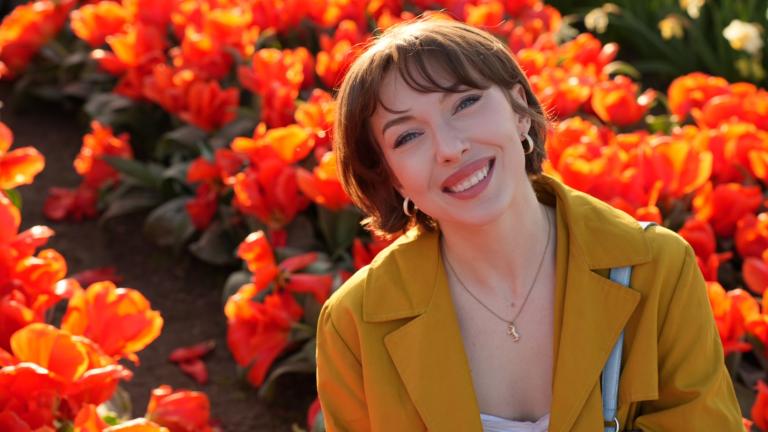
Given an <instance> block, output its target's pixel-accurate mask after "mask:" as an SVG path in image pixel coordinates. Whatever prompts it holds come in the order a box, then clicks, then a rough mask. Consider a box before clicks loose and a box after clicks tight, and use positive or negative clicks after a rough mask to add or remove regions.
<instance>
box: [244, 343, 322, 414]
mask: <svg viewBox="0 0 768 432" xmlns="http://www.w3.org/2000/svg"><path fill="white" fill-rule="evenodd" d="M315 348H316V343H315V339H312V340H310V341H309V342H307V343H306V344H304V346H303V347H302V348H301V350H299V351H298V352H296V353H295V354H293V355H291V356H290V357H288V358H286V359H285V360H283V361H281V362H280V364H279V365H278V366H277V367H275V368H274V369H273V370H272V371H271V372H270V373H269V375H268V376H267V378H266V379H265V380H264V383H263V384H262V386H261V387H260V388H259V393H258V394H259V397H260V398H262V399H267V400H268V399H271V398H272V396H273V395H274V384H275V380H276V379H277V378H278V377H280V376H281V375H284V374H287V373H314V372H315V367H316V364H315Z"/></svg>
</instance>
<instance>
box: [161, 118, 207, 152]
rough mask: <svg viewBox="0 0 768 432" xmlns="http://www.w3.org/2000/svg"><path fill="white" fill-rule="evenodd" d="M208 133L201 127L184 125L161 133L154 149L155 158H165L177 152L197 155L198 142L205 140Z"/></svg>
mask: <svg viewBox="0 0 768 432" xmlns="http://www.w3.org/2000/svg"><path fill="white" fill-rule="evenodd" d="M206 138H208V134H207V133H206V132H205V131H203V130H202V129H200V128H198V127H196V126H192V125H185V126H182V127H179V128H176V129H174V130H172V131H170V132H167V133H165V134H163V136H162V137H160V140H159V142H158V144H157V148H156V149H155V157H156V158H157V159H165V158H168V157H171V156H173V155H174V154H176V153H177V152H182V153H184V154H189V155H197V154H198V153H199V151H198V143H199V142H202V141H205V140H206Z"/></svg>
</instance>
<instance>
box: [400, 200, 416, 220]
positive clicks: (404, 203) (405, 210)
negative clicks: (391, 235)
mask: <svg viewBox="0 0 768 432" xmlns="http://www.w3.org/2000/svg"><path fill="white" fill-rule="evenodd" d="M410 202H411V199H410V198H408V197H405V198H404V199H403V213H405V215H406V216H408V217H413V213H411V211H410V210H409V209H408V204H409V203H410ZM413 209H414V210H416V209H417V207H416V206H415V205H414V206H413Z"/></svg>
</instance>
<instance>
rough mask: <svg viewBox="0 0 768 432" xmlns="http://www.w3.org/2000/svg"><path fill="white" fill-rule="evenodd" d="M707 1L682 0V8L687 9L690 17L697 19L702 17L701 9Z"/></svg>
mask: <svg viewBox="0 0 768 432" xmlns="http://www.w3.org/2000/svg"><path fill="white" fill-rule="evenodd" d="M704 3H706V0H680V8H681V9H685V12H686V13H687V14H688V16H689V17H691V18H693V19H696V18H698V17H699V15H701V7H702V6H704Z"/></svg>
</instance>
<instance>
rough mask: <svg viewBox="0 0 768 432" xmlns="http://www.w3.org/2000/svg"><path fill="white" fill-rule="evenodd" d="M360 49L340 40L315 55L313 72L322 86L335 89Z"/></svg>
mask: <svg viewBox="0 0 768 432" xmlns="http://www.w3.org/2000/svg"><path fill="white" fill-rule="evenodd" d="M361 49H362V47H359V46H356V45H353V44H352V43H351V42H350V41H348V40H340V41H338V42H337V43H336V44H334V45H333V47H331V48H330V49H327V50H323V51H320V52H319V53H317V60H316V64H315V72H317V75H318V76H319V77H320V80H321V81H322V82H323V84H325V85H326V87H328V88H336V87H337V86H338V85H339V84H340V83H341V80H342V78H344V75H345V74H346V73H347V70H348V69H349V66H351V65H352V62H353V61H354V60H355V59H356V58H357V56H358V55H360V52H361Z"/></svg>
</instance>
